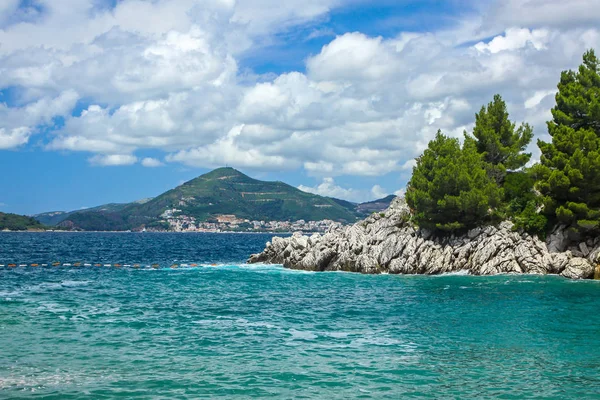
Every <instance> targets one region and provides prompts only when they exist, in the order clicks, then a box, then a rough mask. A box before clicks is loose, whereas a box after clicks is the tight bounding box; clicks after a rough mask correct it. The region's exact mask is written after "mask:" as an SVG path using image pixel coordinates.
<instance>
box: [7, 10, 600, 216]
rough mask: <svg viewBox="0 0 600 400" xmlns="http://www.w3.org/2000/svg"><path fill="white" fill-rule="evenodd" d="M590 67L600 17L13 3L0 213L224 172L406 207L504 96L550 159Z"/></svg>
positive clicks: (62, 205) (150, 190)
mask: <svg viewBox="0 0 600 400" xmlns="http://www.w3.org/2000/svg"><path fill="white" fill-rule="evenodd" d="M590 48H595V49H596V50H598V51H600V0H569V1H564V0H503V1H500V0H497V1H494V0H448V1H441V0H437V1H436V0H370V1H367V0H301V1H300V0H286V1H281V0H0V173H1V175H2V178H1V179H0V211H3V212H14V213H19V214H35V213H39V212H44V211H55V210H77V209H81V208H86V207H92V206H96V205H100V204H105V203H111V202H130V201H134V200H138V199H142V198H148V197H153V196H156V195H158V194H160V193H162V192H164V191H166V190H168V189H170V188H173V187H175V186H177V185H179V184H181V183H183V182H185V181H187V180H190V179H192V178H194V177H196V176H198V175H201V174H203V173H206V172H208V171H210V170H211V169H214V168H217V167H222V166H231V167H235V168H237V169H239V170H241V171H242V172H244V173H246V174H248V175H250V176H252V177H254V178H257V179H263V180H281V181H284V182H287V183H289V184H291V185H293V186H296V187H298V188H300V189H302V190H305V191H310V192H313V193H318V194H322V195H327V196H334V197H338V198H342V199H346V200H350V201H355V202H361V201H368V200H372V199H375V198H380V197H383V196H385V195H387V194H391V193H396V194H401V193H402V192H403V190H404V188H405V186H406V182H407V181H408V179H409V178H410V174H411V171H412V167H413V166H414V163H415V157H418V156H419V154H421V153H422V151H423V150H424V149H425V148H426V147H427V143H428V142H429V140H431V139H432V138H433V137H434V135H435V133H436V132H437V130H438V129H441V130H442V131H443V132H444V133H445V134H446V135H449V136H453V137H458V138H461V137H462V136H463V132H464V131H465V130H466V131H467V132H469V131H471V130H472V128H473V122H474V119H475V118H474V115H475V113H476V112H478V111H479V109H480V108H481V106H482V105H483V104H486V103H488V102H489V101H491V100H492V98H493V95H494V94H496V93H499V94H501V95H502V96H503V98H504V99H505V100H506V102H507V106H508V111H509V112H510V115H511V119H513V120H514V121H517V122H518V123H521V122H523V121H526V122H528V123H530V124H531V125H533V127H534V133H535V139H534V142H535V140H537V139H539V138H541V139H543V140H548V139H549V137H548V134H547V130H546V124H545V121H547V120H549V119H550V109H551V108H552V106H553V105H554V94H555V93H556V84H557V83H558V80H559V78H560V73H561V71H562V70H566V69H573V68H577V66H578V65H579V64H580V63H581V57H582V54H583V53H584V51H585V50H586V49H590ZM529 150H530V151H531V152H532V153H533V159H534V160H535V159H536V158H537V157H539V151H538V149H537V147H536V145H535V143H532V145H531V146H530V149H529Z"/></svg>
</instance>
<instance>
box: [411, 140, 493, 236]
mask: <svg viewBox="0 0 600 400" xmlns="http://www.w3.org/2000/svg"><path fill="white" fill-rule="evenodd" d="M501 192H502V191H501V189H499V188H498V186H497V185H496V183H495V182H494V181H493V180H492V179H491V178H490V177H489V175H488V174H487V172H486V170H485V165H484V162H483V159H482V156H481V154H479V153H478V152H477V148H476V143H475V141H474V140H472V139H469V138H467V139H466V140H465V143H464V145H463V148H462V149H461V147H460V143H459V141H458V139H455V138H449V137H447V136H444V135H443V134H442V133H441V131H438V133H437V135H436V137H435V139H434V140H432V141H431V142H429V146H428V148H427V149H426V150H425V152H424V153H423V154H422V155H421V156H420V157H419V158H417V165H416V166H415V167H414V169H413V175H412V178H411V180H410V182H409V183H408V186H407V192H406V201H407V203H408V205H409V206H410V207H411V208H412V209H413V214H414V220H415V222H416V223H417V224H418V225H419V226H422V227H425V228H430V229H438V230H445V231H453V230H457V229H463V228H470V227H473V226H476V225H479V224H481V223H482V222H484V221H485V220H486V218H487V217H489V215H490V210H491V209H493V208H494V207H495V206H496V205H497V204H498V203H499V202H500V198H501Z"/></svg>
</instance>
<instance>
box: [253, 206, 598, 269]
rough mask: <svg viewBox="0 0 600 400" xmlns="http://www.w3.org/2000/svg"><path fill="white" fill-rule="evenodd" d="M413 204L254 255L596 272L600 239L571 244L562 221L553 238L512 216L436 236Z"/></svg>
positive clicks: (359, 263)
mask: <svg viewBox="0 0 600 400" xmlns="http://www.w3.org/2000/svg"><path fill="white" fill-rule="evenodd" d="M409 217H410V210H409V209H408V206H407V205H406V202H405V201H404V199H402V198H397V199H396V200H394V202H393V203H392V204H391V205H390V207H389V208H388V209H387V210H386V211H385V212H383V213H379V214H373V215H372V216H370V217H368V218H367V219H365V220H363V221H361V222H358V223H356V224H354V225H352V226H347V227H341V228H335V229H331V230H329V231H328V232H327V233H325V234H323V235H321V234H314V235H312V236H304V235H301V234H298V233H296V234H294V235H292V236H291V237H288V238H280V237H275V238H273V240H272V241H271V242H268V243H267V245H266V248H265V249H264V251H263V252H262V253H259V254H254V255H252V256H251V257H250V259H249V260H248V262H249V263H271V264H283V265H284V266H285V267H287V268H293V269H302V270H310V271H351V272H360V273H366V274H374V273H390V274H431V275H433V274H441V273H448V272H457V271H467V272H468V273H470V274H473V275H494V274H502V273H530V274H560V275H562V276H564V277H567V278H572V279H587V278H593V277H594V274H595V271H596V269H597V267H596V266H597V265H598V264H599V263H600V240H598V239H596V240H594V241H588V242H582V243H578V244H577V245H575V246H574V245H571V244H570V243H569V240H568V235H566V234H565V232H564V229H562V230H561V228H558V229H557V230H556V231H555V232H553V233H552V234H551V235H550V236H549V238H548V241H547V242H543V241H541V240H540V239H538V238H537V237H536V236H531V235H529V234H526V233H520V232H515V231H513V229H512V228H513V225H512V223H510V222H503V223H501V224H500V225H499V226H497V227H495V226H486V227H481V228H475V229H472V230H470V231H469V232H467V233H466V234H464V235H450V236H437V235H434V234H433V232H430V231H428V230H425V229H418V228H415V227H414V226H413V225H412V224H411V223H409Z"/></svg>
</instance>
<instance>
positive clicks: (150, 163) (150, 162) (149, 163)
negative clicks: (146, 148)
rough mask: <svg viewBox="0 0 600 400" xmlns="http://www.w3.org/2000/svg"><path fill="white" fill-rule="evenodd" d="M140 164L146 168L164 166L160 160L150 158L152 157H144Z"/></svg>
mask: <svg viewBox="0 0 600 400" xmlns="http://www.w3.org/2000/svg"><path fill="white" fill-rule="evenodd" d="M141 164H142V165H143V166H144V167H148V168H155V167H162V166H163V165H165V164H163V163H162V162H161V161H160V160H158V159H156V158H152V157H146V158H144V159H142V161H141Z"/></svg>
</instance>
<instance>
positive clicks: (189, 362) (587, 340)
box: [0, 232, 600, 399]
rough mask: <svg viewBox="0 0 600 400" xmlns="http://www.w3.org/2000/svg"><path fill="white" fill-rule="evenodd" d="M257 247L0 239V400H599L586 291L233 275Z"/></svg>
mask: <svg viewBox="0 0 600 400" xmlns="http://www.w3.org/2000/svg"><path fill="white" fill-rule="evenodd" d="M271 237H272V235H267V234H209V233H67V232H47V233H0V265H1V266H0V398H3V399H4V398H6V399H29V398H41V399H84V398H85V399H87V398H93V399H112V398H128V399H136V398H139V399H198V398H211V399H212V398H225V399H238V398H239V399H250V398H276V399H405V398H406V399H417V398H419V399H421V398H422V399H492V398H498V399H528V398H541V399H599V398H600V282H598V281H572V280H567V279H563V278H560V277H556V276H531V275H501V276H491V277H480V276H468V275H460V274H457V275H441V276H399V275H360V274H353V273H342V272H320V273H319V272H305V271H294V270H288V269H284V268H283V267H282V266H280V265H246V264H245V260H246V259H247V257H248V256H249V255H250V254H251V253H256V252H259V251H261V250H262V249H263V247H264V245H265V243H266V242H267V241H268V240H270V239H271ZM9 264H10V265H11V266H10V267H9V266H8V265H9ZM43 264H45V265H43ZM13 265H14V266H13ZM32 265H33V266H32Z"/></svg>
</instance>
